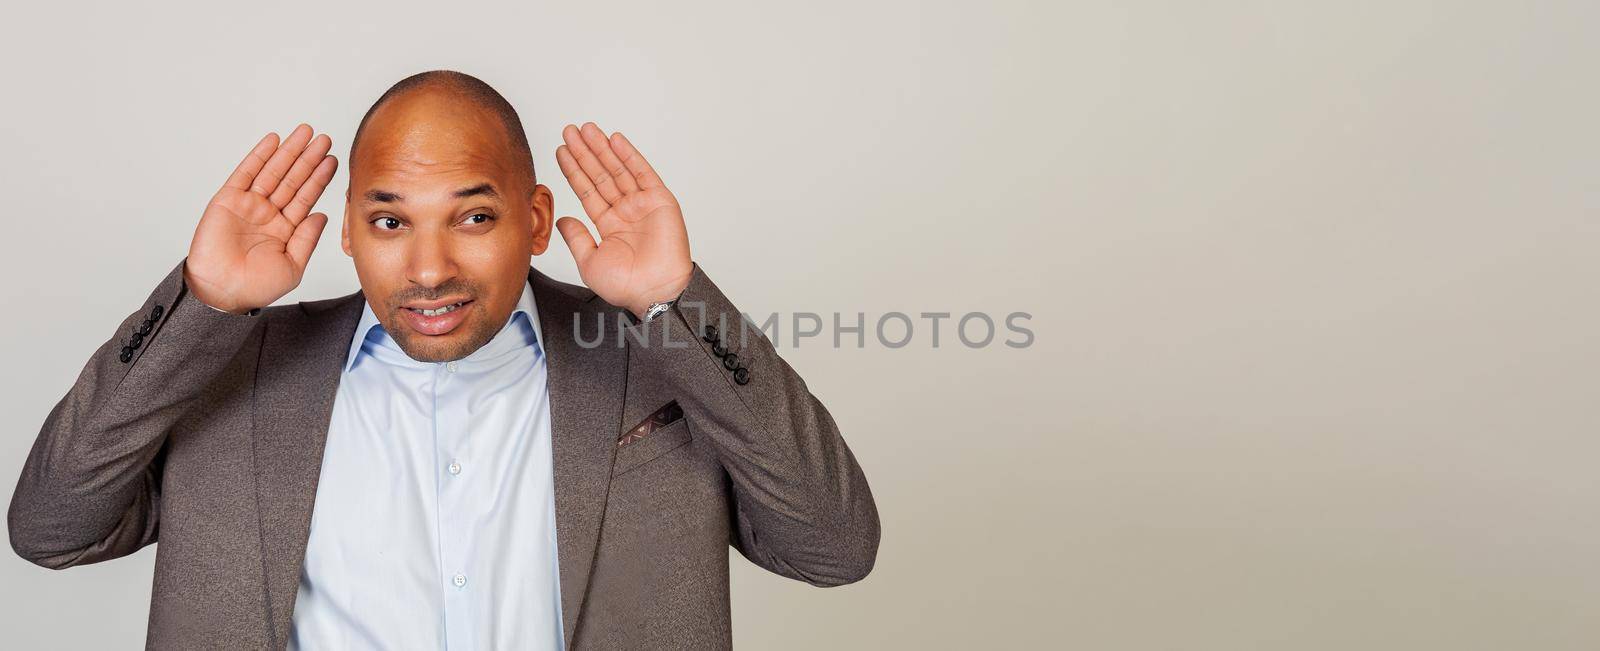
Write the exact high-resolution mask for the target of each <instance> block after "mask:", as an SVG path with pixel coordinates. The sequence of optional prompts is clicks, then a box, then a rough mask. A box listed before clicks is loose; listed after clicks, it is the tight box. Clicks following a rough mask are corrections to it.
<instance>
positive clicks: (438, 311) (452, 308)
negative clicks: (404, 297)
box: [406, 301, 466, 316]
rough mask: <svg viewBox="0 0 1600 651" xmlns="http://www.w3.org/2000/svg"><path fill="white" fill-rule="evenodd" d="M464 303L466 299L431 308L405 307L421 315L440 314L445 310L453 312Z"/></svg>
mask: <svg viewBox="0 0 1600 651" xmlns="http://www.w3.org/2000/svg"><path fill="white" fill-rule="evenodd" d="M464 303H466V301H462V302H461V303H451V304H449V305H446V306H444V307H439V308H434V309H431V310H419V309H417V308H414V307H408V308H406V309H408V310H411V311H412V312H416V313H417V314H421V315H422V316H439V315H440V314H444V313H446V312H454V311H455V310H456V308H458V307H461V306H462V304H464Z"/></svg>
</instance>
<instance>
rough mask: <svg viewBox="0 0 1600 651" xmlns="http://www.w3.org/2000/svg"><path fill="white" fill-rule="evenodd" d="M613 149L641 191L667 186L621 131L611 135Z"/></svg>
mask: <svg viewBox="0 0 1600 651" xmlns="http://www.w3.org/2000/svg"><path fill="white" fill-rule="evenodd" d="M611 149H612V150H613V151H615V152H616V153H617V158H620V159H622V164H623V165H625V166H627V168H628V172H629V175H630V176H632V177H633V180H634V181H636V182H637V183H638V184H639V187H640V188H641V189H645V190H648V189H650V188H662V187H666V185H667V184H665V183H662V182H661V177H660V176H659V175H657V174H656V170H655V168H653V167H651V166H650V161H647V160H645V159H644V154H641V153H639V150H638V149H634V147H633V143H632V142H631V141H629V140H628V137H627V136H624V135H622V132H621V131H616V132H613V133H612V134H611Z"/></svg>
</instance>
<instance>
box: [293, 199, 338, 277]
mask: <svg viewBox="0 0 1600 651" xmlns="http://www.w3.org/2000/svg"><path fill="white" fill-rule="evenodd" d="M327 225H328V215H326V214H324V213H320V212H314V213H311V214H310V215H307V216H306V218H305V219H302V220H300V224H299V225H298V226H295V227H294V234H292V235H290V236H289V244H288V246H287V247H286V248H287V249H288V251H289V259H291V260H294V266H295V268H297V269H301V270H304V269H305V268H306V263H307V262H309V261H310V260H311V251H312V250H313V249H316V248H317V241H318V240H320V239H322V229H323V228H324V227H326V226H327Z"/></svg>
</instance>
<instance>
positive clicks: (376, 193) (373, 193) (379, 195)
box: [367, 190, 406, 203]
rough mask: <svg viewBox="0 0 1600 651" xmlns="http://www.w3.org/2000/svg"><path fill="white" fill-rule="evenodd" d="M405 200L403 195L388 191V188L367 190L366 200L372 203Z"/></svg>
mask: <svg viewBox="0 0 1600 651" xmlns="http://www.w3.org/2000/svg"><path fill="white" fill-rule="evenodd" d="M405 200H406V198H405V197H402V196H400V195H398V194H395V193H393V192H389V191H388V190H367V201H371V202H374V203H395V202H398V201H405Z"/></svg>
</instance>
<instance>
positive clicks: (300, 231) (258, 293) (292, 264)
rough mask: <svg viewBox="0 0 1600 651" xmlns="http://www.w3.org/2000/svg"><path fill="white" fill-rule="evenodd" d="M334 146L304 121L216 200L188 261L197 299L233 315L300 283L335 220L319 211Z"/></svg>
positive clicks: (260, 150) (270, 141) (253, 159)
mask: <svg viewBox="0 0 1600 651" xmlns="http://www.w3.org/2000/svg"><path fill="white" fill-rule="evenodd" d="M332 147H333V141H332V140H331V139H329V138H328V136H327V135H326V134H323V135H319V136H317V137H316V138H312V136H311V127H310V126H309V125H305V124H302V125H300V126H298V127H296V128H295V130H294V131H293V132H291V133H290V134H289V137H288V139H286V140H284V141H283V143H282V145H281V146H280V145H279V143H278V135H277V134H275V133H269V134H267V135H266V137H263V138H262V139H261V141H260V142H258V143H256V146H255V148H254V149H252V150H251V151H250V154H249V155H247V156H245V158H244V160H243V161H242V162H240V163H239V166H238V168H236V169H235V170H234V171H233V174H232V175H231V176H229V177H228V180H227V182H226V183H225V184H223V186H222V189H220V190H217V193H216V195H214V196H212V198H211V203H210V204H208V205H207V206H206V210H205V212H204V213H203V214H202V215H201V216H200V224H199V225H198V226H196V227H195V233H194V240H193V242H191V243H190V245H189V257H188V258H187V260H186V261H185V263H184V271H185V274H184V276H185V280H186V282H187V283H188V285H189V289H190V291H191V292H193V293H194V295H195V298H198V299H200V300H201V301H202V302H204V303H205V304H207V305H210V306H212V307H215V308H218V309H221V310H225V311H228V312H245V311H248V310H250V309H253V308H257V307H265V306H267V305H271V304H272V302H273V301H276V300H278V299H279V298H282V297H283V296H284V295H285V294H288V293H289V291H290V290H292V289H294V288H295V287H296V286H297V285H299V284H300V279H301V278H302V277H303V276H304V275H305V270H306V263H307V262H308V261H309V260H310V258H311V251H312V250H313V249H315V248H316V246H317V240H318V238H319V237H320V236H321V235H322V230H323V227H325V226H327V224H328V216H327V215H325V214H323V213H311V212H310V210H311V207H312V206H314V205H316V203H317V198H318V197H320V196H322V191H323V189H324V188H326V187H327V185H328V181H329V180H330V179H332V178H333V172H334V170H335V168H337V167H338V161H337V160H336V159H334V157H332V156H329V155H327V154H328V150H329V149H331V148H332Z"/></svg>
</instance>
